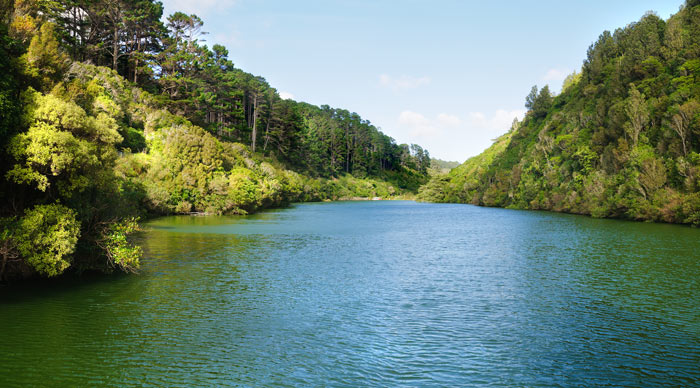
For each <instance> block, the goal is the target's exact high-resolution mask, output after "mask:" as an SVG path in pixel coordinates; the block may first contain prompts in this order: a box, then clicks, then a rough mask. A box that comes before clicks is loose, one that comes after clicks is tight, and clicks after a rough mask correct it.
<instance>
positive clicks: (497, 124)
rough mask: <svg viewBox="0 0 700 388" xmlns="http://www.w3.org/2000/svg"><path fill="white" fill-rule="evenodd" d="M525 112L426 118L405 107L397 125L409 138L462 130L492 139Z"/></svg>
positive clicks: (476, 113) (470, 113)
mask: <svg viewBox="0 0 700 388" xmlns="http://www.w3.org/2000/svg"><path fill="white" fill-rule="evenodd" d="M525 113H526V111H525V110H524V109H515V110H507V109H498V110H496V111H495V112H493V113H491V114H484V113H482V112H469V113H468V114H467V115H466V117H465V118H464V119H463V118H460V117H459V116H457V115H452V114H448V113H440V114H438V115H437V116H435V118H431V117H427V116H425V115H423V114H421V113H418V112H414V111H411V110H405V111H403V112H401V114H399V117H398V119H397V122H398V125H399V127H400V128H403V129H404V130H406V131H408V134H409V135H410V136H412V137H433V138H434V137H440V136H442V135H445V134H450V133H452V134H454V133H461V134H463V135H468V134H472V135H475V136H476V134H479V135H485V136H486V137H487V138H491V137H492V136H493V135H494V133H503V132H506V131H508V130H509V129H510V127H511V125H512V124H513V119H515V118H518V120H522V118H523V117H524V116H525Z"/></svg>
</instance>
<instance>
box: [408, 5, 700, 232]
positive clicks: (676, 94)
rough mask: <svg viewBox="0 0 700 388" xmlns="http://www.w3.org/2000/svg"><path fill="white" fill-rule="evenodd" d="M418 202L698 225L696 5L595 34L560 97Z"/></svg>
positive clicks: (433, 184)
mask: <svg viewBox="0 0 700 388" xmlns="http://www.w3.org/2000/svg"><path fill="white" fill-rule="evenodd" d="M526 107H527V108H528V109H529V112H528V113H527V116H526V117H525V118H524V120H523V121H522V122H515V123H514V125H513V127H512V129H511V130H510V132H508V133H507V134H506V135H504V136H502V137H500V138H499V139H497V141H496V142H495V143H494V144H493V146H491V148H489V149H488V150H486V151H485V152H484V153H482V154H481V155H479V156H476V157H474V158H471V159H469V160H468V161H466V162H465V163H464V164H463V165H461V166H460V167H458V168H456V169H454V170H453V171H451V172H450V173H449V174H446V175H440V176H436V177H434V178H433V179H432V180H431V181H430V182H429V183H428V184H427V185H425V186H424V187H423V188H422V190H421V193H420V195H419V197H420V198H422V199H424V200H429V201H437V202H462V203H472V204H477V205H485V206H499V207H512V208H522V209H547V210H554V211H561V212H571V213H579V214H589V215H592V216H595V217H614V218H626V219H634V220H649V221H661V222H673V223H686V224H693V225H700V153H699V152H700V1H697V0H693V1H687V2H686V4H685V5H684V6H683V7H681V10H680V11H679V12H678V13H677V14H675V15H673V16H672V17H671V18H670V19H669V20H668V21H664V20H662V19H660V18H659V17H658V16H656V15H655V14H653V13H648V14H646V15H644V17H643V18H642V19H641V20H639V21H638V22H636V23H632V24H630V25H628V26H627V27H625V28H621V29H618V30H616V31H615V32H614V33H612V34H611V33H610V32H607V31H606V32H604V33H603V34H602V35H601V36H600V38H599V39H598V41H597V42H596V43H595V44H593V45H592V46H591V48H590V49H589V50H588V56H587V59H586V60H585V61H584V64H583V68H582V69H581V72H580V73H575V74H573V75H571V76H569V77H568V78H567V80H566V81H565V82H564V86H563V88H562V92H561V94H560V95H557V96H554V95H552V94H551V92H550V90H549V88H547V87H544V88H542V89H541V90H538V88H537V87H534V88H533V89H532V91H531V93H530V94H529V95H528V96H527V99H526Z"/></svg>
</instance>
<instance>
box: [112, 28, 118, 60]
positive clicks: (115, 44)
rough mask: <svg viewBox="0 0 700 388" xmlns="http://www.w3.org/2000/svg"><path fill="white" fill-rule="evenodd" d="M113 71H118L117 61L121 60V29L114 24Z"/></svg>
mask: <svg viewBox="0 0 700 388" xmlns="http://www.w3.org/2000/svg"><path fill="white" fill-rule="evenodd" d="M112 39H113V41H112V69H114V71H117V59H119V57H118V55H119V27H117V24H116V23H114V36H113V37H112Z"/></svg>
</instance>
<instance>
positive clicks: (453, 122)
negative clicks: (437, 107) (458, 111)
mask: <svg viewBox="0 0 700 388" xmlns="http://www.w3.org/2000/svg"><path fill="white" fill-rule="evenodd" d="M437 121H438V123H440V124H442V125H444V126H446V127H457V126H459V125H460V124H462V119H460V118H459V117H457V116H453V115H449V114H447V113H440V114H439V115H437Z"/></svg>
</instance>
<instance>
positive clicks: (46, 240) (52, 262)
mask: <svg viewBox="0 0 700 388" xmlns="http://www.w3.org/2000/svg"><path fill="white" fill-rule="evenodd" d="M79 236H80V223H79V222H78V221H77V220H76V214H75V212H74V211H73V210H71V209H69V208H67V207H65V206H61V205H38V206H35V207H34V208H33V209H31V210H29V211H27V212H26V213H25V215H24V217H22V219H21V220H20V221H19V223H18V226H17V231H16V234H15V237H14V239H15V244H16V245H17V249H18V251H19V252H20V254H21V255H22V257H24V260H25V262H26V263H27V264H29V265H30V266H31V267H32V268H34V269H35V270H36V271H37V272H39V273H40V274H42V275H46V276H56V275H59V274H61V273H62V272H63V271H64V270H65V269H66V268H68V267H69V266H70V264H71V254H72V253H73V252H74V251H75V245H76V243H77V242H78V237H79Z"/></svg>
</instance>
